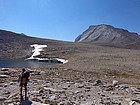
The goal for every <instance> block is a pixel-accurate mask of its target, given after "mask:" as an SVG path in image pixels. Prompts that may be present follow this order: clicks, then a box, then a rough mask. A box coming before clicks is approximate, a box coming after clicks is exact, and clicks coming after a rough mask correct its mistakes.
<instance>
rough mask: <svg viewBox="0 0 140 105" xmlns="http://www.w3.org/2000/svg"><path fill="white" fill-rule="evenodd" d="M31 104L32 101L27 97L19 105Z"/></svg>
mask: <svg viewBox="0 0 140 105" xmlns="http://www.w3.org/2000/svg"><path fill="white" fill-rule="evenodd" d="M31 104H32V101H30V100H28V99H26V100H22V101H21V105H31Z"/></svg>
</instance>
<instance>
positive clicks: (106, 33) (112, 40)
mask: <svg viewBox="0 0 140 105" xmlns="http://www.w3.org/2000/svg"><path fill="white" fill-rule="evenodd" d="M75 42H83V43H90V44H98V45H104V46H113V47H121V48H130V49H131V48H132V49H140V36H139V35H138V34H137V33H132V32H129V31H128V30H124V29H120V28H115V27H113V26H111V25H105V24H101V25H92V26H90V27H89V28H88V29H87V30H86V31H84V32H83V33H82V34H81V35H79V36H78V37H77V38H76V39H75Z"/></svg>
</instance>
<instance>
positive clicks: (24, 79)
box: [18, 68, 29, 100]
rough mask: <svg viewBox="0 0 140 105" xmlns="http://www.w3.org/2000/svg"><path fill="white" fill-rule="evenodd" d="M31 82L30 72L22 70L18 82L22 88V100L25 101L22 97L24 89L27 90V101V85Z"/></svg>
mask: <svg viewBox="0 0 140 105" xmlns="http://www.w3.org/2000/svg"><path fill="white" fill-rule="evenodd" d="M28 81H29V72H28V71H26V70H25V69H24V68H23V69H22V71H21V73H20V74H19V78H18V82H19V86H20V99H21V100H22V99H23V96H22V89H23V87H24V88H25V99H26V98H27V83H28Z"/></svg>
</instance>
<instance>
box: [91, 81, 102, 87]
mask: <svg viewBox="0 0 140 105" xmlns="http://www.w3.org/2000/svg"><path fill="white" fill-rule="evenodd" d="M93 85H94V86H99V85H103V83H102V81H101V80H96V81H95V82H94V83H93Z"/></svg>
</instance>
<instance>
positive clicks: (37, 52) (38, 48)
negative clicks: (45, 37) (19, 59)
mask: <svg viewBox="0 0 140 105" xmlns="http://www.w3.org/2000/svg"><path fill="white" fill-rule="evenodd" d="M30 46H31V47H34V50H33V51H32V52H33V55H32V56H31V57H30V58H27V59H34V57H35V56H38V55H40V52H41V51H43V48H45V47H47V45H38V44H33V45H30Z"/></svg>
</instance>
